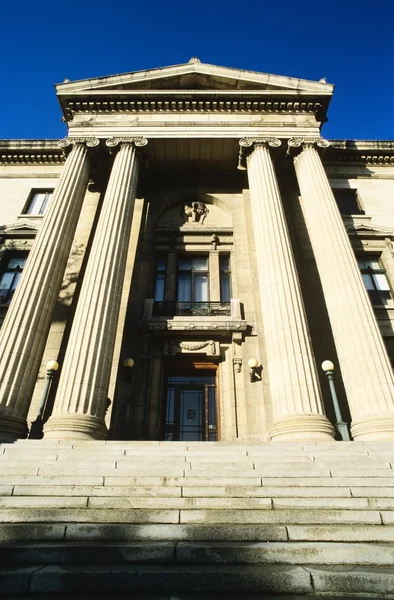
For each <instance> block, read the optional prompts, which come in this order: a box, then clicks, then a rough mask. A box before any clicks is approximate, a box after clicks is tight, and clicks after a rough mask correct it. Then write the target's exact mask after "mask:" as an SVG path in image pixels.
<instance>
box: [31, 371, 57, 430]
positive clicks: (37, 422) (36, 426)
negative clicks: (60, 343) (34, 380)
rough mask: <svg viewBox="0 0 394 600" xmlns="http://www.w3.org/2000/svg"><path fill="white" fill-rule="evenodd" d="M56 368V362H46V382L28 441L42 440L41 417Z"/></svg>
mask: <svg viewBox="0 0 394 600" xmlns="http://www.w3.org/2000/svg"><path fill="white" fill-rule="evenodd" d="M58 368H59V363H58V362H57V361H56V360H50V361H49V362H47V380H46V382H45V388H44V391H43V393H42V398H41V402H40V408H39V409H38V414H37V417H36V420H35V421H33V422H32V424H31V427H30V431H29V435H28V437H29V440H40V439H41V438H42V427H43V422H42V416H43V414H44V410H45V407H46V404H47V400H48V396H49V392H50V391H51V386H52V381H53V378H54V376H55V373H56V371H57V370H58Z"/></svg>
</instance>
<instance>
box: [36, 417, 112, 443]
mask: <svg viewBox="0 0 394 600" xmlns="http://www.w3.org/2000/svg"><path fill="white" fill-rule="evenodd" d="M107 437H108V429H107V427H106V425H105V423H104V421H103V420H102V419H98V418H97V417H92V416H90V415H70V414H64V415H59V414H58V415H54V416H52V417H51V418H50V419H49V420H48V422H47V423H46V424H45V426H44V438H45V439H57V440H106V439H107Z"/></svg>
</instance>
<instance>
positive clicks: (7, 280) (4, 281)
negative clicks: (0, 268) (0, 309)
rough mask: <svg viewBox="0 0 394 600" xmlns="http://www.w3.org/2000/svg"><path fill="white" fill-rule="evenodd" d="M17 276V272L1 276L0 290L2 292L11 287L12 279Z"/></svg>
mask: <svg viewBox="0 0 394 600" xmlns="http://www.w3.org/2000/svg"><path fill="white" fill-rule="evenodd" d="M14 277H15V273H4V274H3V275H2V276H1V278H0V290H1V291H2V292H4V291H7V290H9V289H10V288H11V285H12V280H13V279H14Z"/></svg>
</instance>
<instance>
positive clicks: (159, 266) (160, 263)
mask: <svg viewBox="0 0 394 600" xmlns="http://www.w3.org/2000/svg"><path fill="white" fill-rule="evenodd" d="M166 262H167V261H166V259H165V258H158V259H157V262H156V271H165V270H166V266H167V264H166Z"/></svg>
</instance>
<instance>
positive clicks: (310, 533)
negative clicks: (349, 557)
mask: <svg viewBox="0 0 394 600" xmlns="http://www.w3.org/2000/svg"><path fill="white" fill-rule="evenodd" d="M64 540H66V541H69V542H72V541H78V542H81V543H86V542H88V541H91V542H94V543H97V544H98V545H101V544H102V543H105V542H108V541H113V542H137V541H142V542H147V541H163V542H164V541H177V542H180V541H185V542H190V541H204V542H215V541H216V542H235V541H239V542H254V543H255V542H267V541H270V542H279V541H281V542H286V541H294V542H368V543H374V542H377V543H386V542H388V543H392V542H393V540H394V525H389V524H388V525H379V526H378V525H370V524H355V523H351V524H343V523H341V524H338V525H336V524H320V525H319V524H299V525H279V524H269V523H263V524H262V523H253V524H243V523H242V524H239V523H238V524H232V523H229V524H226V523H215V524H212V525H209V524H192V523H189V524H170V523H168V524H149V523H142V524H141V523H138V524H130V523H127V522H126V523H116V522H115V523H91V522H90V523H89V522H88V523H75V522H72V521H69V522H67V521H66V522H64V523H59V522H54V523H46V522H45V521H43V522H41V523H37V522H32V523H0V541H1V543H2V544H6V543H14V542H22V541H29V542H30V541H31V542H32V543H33V544H34V543H37V542H38V541H60V542H62V541H64Z"/></svg>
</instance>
